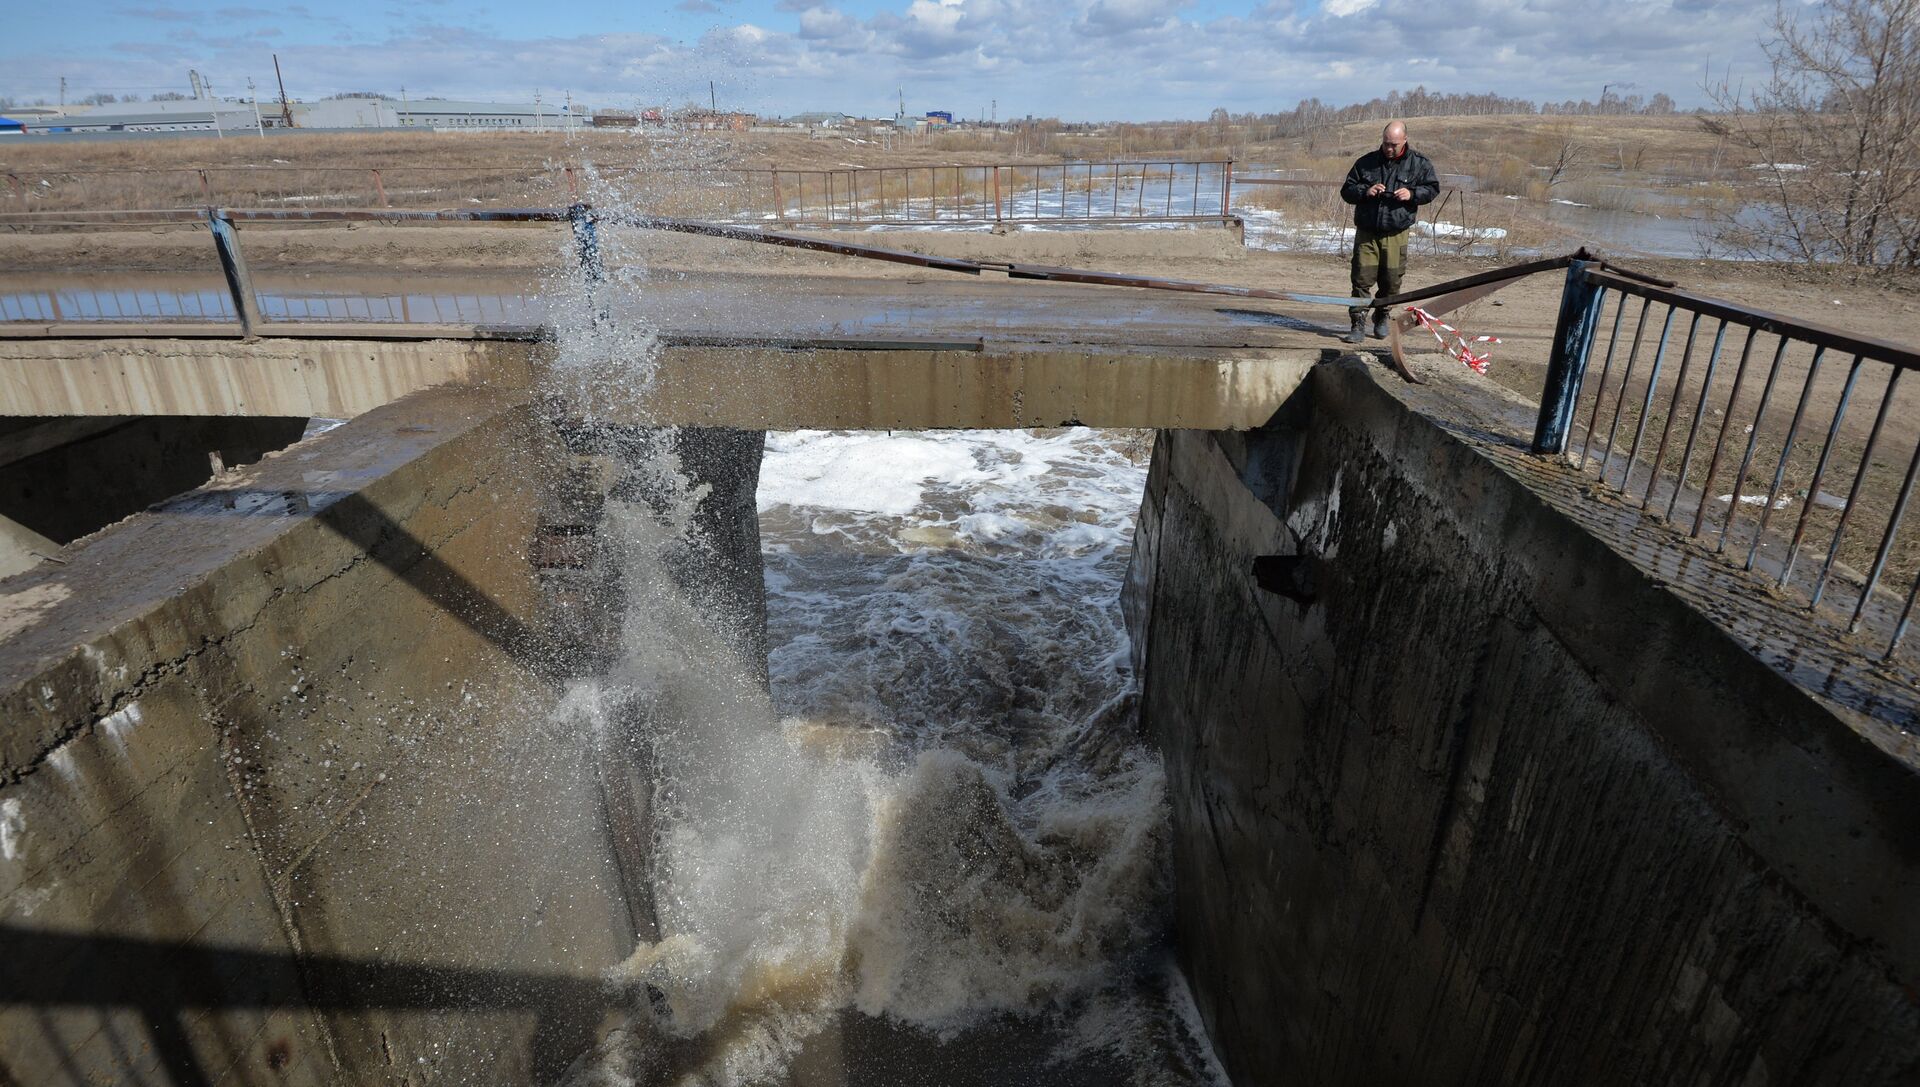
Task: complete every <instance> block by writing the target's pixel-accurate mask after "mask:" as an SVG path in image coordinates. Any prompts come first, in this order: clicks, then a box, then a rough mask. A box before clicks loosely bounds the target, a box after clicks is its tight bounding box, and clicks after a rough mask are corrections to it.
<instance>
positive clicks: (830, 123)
mask: <svg viewBox="0 0 1920 1087" xmlns="http://www.w3.org/2000/svg"><path fill="white" fill-rule="evenodd" d="M852 121H853V118H852V117H849V116H847V115H846V114H844V113H796V114H794V115H793V116H791V117H789V118H787V123H788V124H792V125H799V126H800V127H801V128H841V127H843V126H845V125H847V124H850V123H851V122H852Z"/></svg>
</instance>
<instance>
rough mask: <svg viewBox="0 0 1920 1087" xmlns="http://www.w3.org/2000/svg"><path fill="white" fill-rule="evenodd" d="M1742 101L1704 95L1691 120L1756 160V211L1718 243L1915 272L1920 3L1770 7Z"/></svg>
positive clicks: (1720, 91) (1719, 88) (1734, 94)
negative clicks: (1759, 207) (1765, 68)
mask: <svg viewBox="0 0 1920 1087" xmlns="http://www.w3.org/2000/svg"><path fill="white" fill-rule="evenodd" d="M1772 32H1773V37H1772V38H1770V39H1767V40H1764V41H1762V42H1761V47H1762V48H1763V49H1764V50H1765V51H1766V54H1767V58H1768V60H1769V61H1770V62H1771V72H1770V73H1769V77H1768V79H1767V81H1766V83H1764V84H1763V85H1762V86H1761V87H1760V88H1759V89H1757V90H1755V91H1753V92H1752V93H1751V94H1750V95H1744V96H1743V95H1742V94H1741V92H1740V90H1738V89H1736V88H1734V87H1732V86H1731V85H1730V84H1729V83H1728V82H1727V81H1725V80H1722V81H1721V82H1720V83H1718V84H1715V85H1710V86H1708V87H1707V88H1706V91H1707V93H1708V95H1709V97H1711V98H1712V99H1713V101H1714V103H1715V105H1717V106H1719V107H1720V108H1721V110H1722V111H1724V112H1723V114H1722V115H1721V116H1717V117H1716V116H1703V117H1702V124H1704V125H1705V126H1706V127H1707V128H1708V129H1709V130H1710V131H1713V132H1715V133H1716V134H1720V135H1724V136H1726V137H1727V138H1728V140H1729V141H1730V142H1732V143H1733V144H1734V145H1735V146H1737V147H1741V148H1744V149H1745V150H1747V151H1749V152H1751V153H1752V155H1753V157H1754V158H1756V159H1757V161H1756V162H1754V163H1753V164H1752V167H1751V168H1752V169H1753V170H1754V171H1755V172H1756V173H1758V175H1759V177H1760V179H1761V180H1762V181H1763V182H1764V184H1765V187H1766V201H1765V206H1764V209H1763V210H1764V214H1759V215H1754V214H1747V215H1739V216H1738V217H1737V218H1736V217H1735V216H1736V215H1738V213H1730V215H1729V218H1728V221H1727V223H1726V225H1727V226H1728V227H1729V229H1728V230H1727V231H1726V232H1725V233H1724V234H1723V240H1724V241H1725V242H1726V243H1727V244H1729V245H1731V246H1732V247H1734V248H1736V249H1741V250H1744V251H1746V252H1747V253H1749V254H1750V255H1756V256H1767V257H1781V258H1787V259H1794V260H1807V261H1838V262H1841V263H1845V264H1852V265H1855V266H1857V267H1862V268H1895V267H1898V268H1906V269H1913V268H1920V162H1916V158H1915V156H1916V154H1917V153H1920V140H1917V139H1916V135H1915V131H1914V126H1915V125H1916V124H1917V123H1920V0H1828V2H1827V3H1826V4H1825V5H1824V6H1823V7H1822V8H1821V9H1820V10H1819V12H1818V14H1817V15H1814V16H1812V17H1811V18H1808V19H1806V20H1804V21H1803V20H1801V19H1799V18H1797V17H1796V16H1795V15H1794V14H1792V13H1790V12H1789V11H1788V10H1787V9H1786V8H1785V7H1784V6H1783V7H1780V8H1777V9H1776V11H1775V13H1774V18H1773V23H1772Z"/></svg>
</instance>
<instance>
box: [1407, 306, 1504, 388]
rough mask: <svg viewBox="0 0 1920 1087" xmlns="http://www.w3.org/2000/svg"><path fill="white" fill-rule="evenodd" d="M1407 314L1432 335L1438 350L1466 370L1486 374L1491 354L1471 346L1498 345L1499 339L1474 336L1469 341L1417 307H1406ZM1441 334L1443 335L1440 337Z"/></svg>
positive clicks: (1491, 357) (1455, 329) (1491, 359)
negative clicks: (1464, 365) (1458, 361)
mask: <svg viewBox="0 0 1920 1087" xmlns="http://www.w3.org/2000/svg"><path fill="white" fill-rule="evenodd" d="M1407 312H1408V313H1410V314H1412V315H1413V319H1414V321H1416V322H1418V323H1419V325H1420V327H1422V328H1424V329H1426V330H1427V331H1428V332H1431V333H1433V338H1434V339H1436V340H1439V341H1440V350H1442V351H1444V352H1446V353H1447V354H1449V355H1451V356H1453V357H1454V358H1456V359H1459V360H1460V361H1461V362H1463V363H1465V364H1466V365H1467V368H1468V369H1470V370H1472V371H1473V372H1474V373H1476V374H1485V373H1486V372H1487V364H1488V363H1490V362H1492V361H1493V352H1491V351H1475V350H1474V349H1473V345H1474V344H1477V343H1499V342H1500V337H1498V336H1475V337H1474V338H1473V339H1471V340H1469V339H1467V338H1466V337H1465V336H1463V335H1461V334H1460V330H1459V329H1457V328H1455V327H1453V326H1452V325H1450V324H1447V323H1446V322H1445V321H1442V320H1440V319H1439V318H1437V317H1435V316H1434V315H1433V314H1431V313H1428V312H1427V311H1426V310H1423V309H1421V308H1420V307H1419V306H1408V307H1407ZM1442 333H1445V335H1442ZM1448 336H1451V337H1453V342H1452V343H1448V342H1447V337H1448Z"/></svg>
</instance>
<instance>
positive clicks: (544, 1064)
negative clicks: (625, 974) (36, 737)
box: [0, 924, 624, 1087]
mask: <svg viewBox="0 0 1920 1087" xmlns="http://www.w3.org/2000/svg"><path fill="white" fill-rule="evenodd" d="M296 976H297V977H298V978H299V982H298V983H297V986H296V985H291V984H289V983H288V982H287V981H285V980H284V979H289V978H292V977H296ZM623 1003H624V1002H623V1001H622V999H621V996H620V994H619V993H618V991H617V990H615V989H614V988H612V987H611V986H609V985H607V984H606V983H603V982H601V981H599V980H597V979H589V978H583V977H578V976H570V975H565V974H542V973H530V972H525V971H515V970H495V969H487V968H481V967H459V966H432V965H426V964H421V963H388V962H376V961H369V960H361V959H349V958H342V957H339V956H331V955H313V954H307V955H300V956H297V957H296V956H294V955H291V954H288V953H286V952H280V951H253V950H245V949H241V948H226V947H209V946H205V945H199V944H189V943H179V942H169V941H161V940H146V939H136V938H131V937H122V936H103V935H88V934H82V933H64V932H57V931H48V930H44V929H28V928H21V927H19V926H15V925H9V924H0V1008H5V1007H9V1006H13V1007H27V1008H33V1009H36V1010H38V1011H40V1012H42V1013H46V1012H55V1011H64V1010H72V1009H81V1008H84V1009H93V1010H109V1009H132V1010H134V1011H137V1012H138V1013H139V1014H140V1016H141V1018H142V1019H143V1020H144V1021H145V1023H146V1026H147V1030H148V1034H149V1038H150V1040H151V1043H152V1045H153V1049H154V1053H155V1055H156V1057H157V1058H158V1063H159V1064H160V1066H161V1069H162V1071H163V1072H164V1073H165V1074H166V1075H167V1077H168V1080H167V1082H170V1083H171V1084H173V1085H175V1087H203V1085H210V1084H212V1083H214V1082H215V1081H216V1080H217V1079H220V1078H224V1077H222V1076H216V1075H212V1074H209V1071H208V1069H207V1068H206V1067H205V1066H204V1065H203V1064H202V1062H201V1060H200V1058H199V1057H198V1056H197V1055H196V1052H195V1049H194V1046H193V1044H192V1042H191V1039H190V1038H189V1035H188V1029H187V1028H188V1024H189V1023H190V1022H191V1018H192V1016H191V1014H190V1013H204V1012H208V1011H219V1010H223V1009H224V1010H230V1009H247V1010H256V1011H271V1010H277V1009H311V1010H317V1011H367V1010H388V1011H393V1010H398V1011H435V1012H446V1011H476V1012H499V1011H523V1012H528V1013H531V1014H533V1015H534V1016H535V1017H536V1023H537V1026H536V1028H535V1030H534V1032H533V1043H532V1044H533V1051H532V1053H531V1054H530V1060H529V1064H530V1066H531V1069H532V1070H533V1071H534V1072H535V1073H536V1075H538V1076H539V1077H540V1079H541V1081H542V1082H545V1081H547V1080H549V1079H551V1078H552V1077H553V1076H556V1075H558V1074H559V1073H560V1072H561V1071H563V1070H564V1069H565V1068H566V1066H567V1064H568V1063H569V1062H571V1061H572V1060H573V1059H574V1058H575V1057H577V1056H579V1054H581V1053H583V1052H585V1051H586V1050H587V1049H589V1048H591V1047H592V1045H593V1044H594V1042H595V1037H594V1032H595V1028H596V1026H597V1025H598V1023H599V1021H600V1019H601V1016H602V1013H604V1012H605V1011H608V1010H611V1009H614V1008H617V1007H620V1006H622V1005H623ZM50 1040H51V1039H50ZM262 1059H263V1060H264V1061H265V1062H267V1063H269V1064H271V1062H272V1060H273V1057H272V1055H271V1054H267V1055H266V1056H264V1057H263V1058H262ZM35 1071H36V1072H37V1073H39V1074H44V1073H45V1072H46V1071H47V1069H44V1068H42V1069H36V1070H35ZM128 1071H129V1072H131V1071H132V1069H131V1068H129V1069H128ZM68 1073H69V1078H70V1079H71V1082H73V1083H74V1084H76V1085H77V1084H80V1083H82V1082H92V1081H91V1080H83V1079H82V1078H81V1076H80V1073H79V1070H78V1069H74V1068H69V1069H68ZM45 1082H46V1081H45V1080H44V1079H31V1080H29V1079H23V1078H21V1074H20V1072H19V1071H17V1070H14V1069H9V1068H8V1067H7V1064H6V1060H5V1058H4V1057H0V1084H7V1085H12V1084H16V1083H18V1084H28V1083H36V1084H37V1083H45Z"/></svg>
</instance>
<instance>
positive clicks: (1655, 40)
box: [0, 0, 1773, 119]
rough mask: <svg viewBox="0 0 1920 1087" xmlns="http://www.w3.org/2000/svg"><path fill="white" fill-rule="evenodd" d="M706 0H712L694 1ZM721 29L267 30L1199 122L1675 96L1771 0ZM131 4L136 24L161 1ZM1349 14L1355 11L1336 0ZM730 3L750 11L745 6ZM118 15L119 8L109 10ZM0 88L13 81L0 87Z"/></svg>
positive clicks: (232, 47)
mask: <svg viewBox="0 0 1920 1087" xmlns="http://www.w3.org/2000/svg"><path fill="white" fill-rule="evenodd" d="M707 2H714V3H717V2H719V0H707ZM728 8H729V10H734V11H736V12H737V13H738V18H737V21H736V22H735V24H734V25H731V26H725V27H721V28H718V29H715V30H713V31H711V32H709V33H707V34H706V35H704V36H703V37H701V38H700V39H699V40H698V41H697V42H681V41H675V40H673V39H671V38H669V37H666V36H664V35H659V34H642V33H618V34H595V35H578V36H571V37H560V36H554V37H538V38H506V37H502V36H499V35H497V34H492V33H488V32H486V31H484V30H481V29H475V28H473V27H471V26H449V25H443V24H433V23H428V22H415V23H410V24H407V25H405V26H404V27H399V28H396V29H394V30H393V31H392V36H391V37H389V38H388V39H387V40H385V41H376V40H368V39H366V38H365V37H361V38H358V39H356V40H352V41H342V42H326V41H312V40H309V41H305V42H304V43H303V41H302V40H301V39H300V38H298V37H293V38H289V37H288V36H287V35H286V34H285V33H282V34H281V35H280V36H279V37H277V38H276V39H275V44H274V48H275V49H277V51H278V52H279V53H280V58H281V62H282V65H283V67H285V68H286V70H287V73H288V79H289V89H290V90H292V91H293V92H294V93H295V94H297V95H301V96H304V97H308V98H313V97H319V96H320V95H324V94H328V93H331V92H334V91H339V90H357V89H382V88H384V89H389V90H392V91H397V89H398V88H399V87H401V86H403V85H404V86H406V87H408V88H409V90H410V92H411V93H414V94H420V93H433V94H444V95H448V96H484V97H520V98H524V97H526V96H529V95H530V94H531V93H532V91H533V90H534V89H535V88H542V89H544V90H545V92H546V93H548V94H549V95H552V94H555V93H556V92H559V91H564V90H571V91H572V92H573V93H574V95H575V97H576V99H582V100H585V101H588V102H591V103H593V104H596V105H597V104H601V103H606V104H613V103H616V102H617V103H632V102H635V101H645V102H659V101H663V100H664V101H685V100H689V99H698V100H702V101H704V100H705V98H706V83H707V81H708V80H709V79H712V80H714V81H715V82H716V83H717V84H718V85H719V87H720V95H721V97H722V98H723V99H726V100H728V101H729V102H730V103H732V104H736V105H741V106H746V107H749V108H754V109H759V110H762V111H764V112H770V113H792V112H798V111H800V110H805V109H813V108H821V109H846V110H849V111H851V112H866V113H877V114H887V113H891V112H892V111H893V102H894V89H895V88H896V87H904V88H905V89H906V93H907V97H908V106H909V108H911V109H913V110H915V111H920V110H926V109H943V108H944V109H953V110H956V111H958V112H961V113H963V114H965V115H969V116H971V115H973V114H975V113H977V112H983V111H984V110H985V109H986V108H987V107H988V103H989V102H990V101H991V100H994V99H997V100H998V101H999V115H1000V116H1001V117H1002V118H1005V117H1009V116H1018V115H1021V114H1025V113H1029V112H1031V113H1034V114H1039V115H1057V116H1062V117H1067V118H1084V119H1116V118H1119V119H1150V118H1168V117H1204V116H1205V115H1206V114H1207V112H1208V110H1210V109H1211V108H1213V107H1215V106H1225V107H1227V108H1228V109H1231V110H1233V111H1235V112H1242V111H1255V112H1265V111H1272V110H1285V109H1289V108H1291V107H1292V105H1293V103H1294V102H1295V101H1297V100H1299V99H1301V98H1304V97H1308V96H1314V97H1318V98H1320V99H1322V100H1323V101H1328V102H1344V101H1353V100H1359V99H1366V98H1371V97H1374V96H1376V95H1380V94H1384V93H1386V92H1387V91H1388V90H1390V89H1393V88H1395V87H1400V88H1402V89H1410V88H1411V86H1412V85H1413V84H1414V83H1424V84H1425V85H1426V87H1427V89H1429V90H1433V91H1476V92H1477V91H1495V92H1498V93H1501V94H1508V95H1518V96H1525V97H1530V98H1535V99H1550V100H1561V99H1566V98H1582V97H1585V98H1594V97H1597V96H1598V94H1599V91H1600V87H1601V85H1602V84H1605V83H1616V84H1618V83H1622V82H1634V83H1637V84H1638V86H1637V88H1636V89H1637V91H1638V92H1639V93H1642V94H1647V95H1651V94H1653V93H1655V92H1658V91H1664V92H1665V93H1667V94H1669V95H1672V96H1673V97H1674V98H1675V99H1677V100H1679V101H1680V102H1681V103H1683V104H1686V103H1690V102H1693V101H1697V100H1698V94H1697V92H1696V91H1695V90H1694V86H1693V84H1694V83H1695V82H1696V81H1697V78H1698V75H1697V73H1699V72H1700V71H1701V69H1702V65H1703V63H1704V62H1705V60H1706V59H1707V58H1709V57H1711V58H1712V59H1713V61H1714V65H1715V68H1716V70H1718V69H1719V67H1720V66H1721V65H1722V64H1724V63H1725V62H1726V61H1727V60H1729V59H1732V60H1734V61H1735V63H1736V74H1737V73H1738V70H1739V67H1741V66H1744V67H1745V68H1746V70H1747V71H1751V72H1756V73H1757V72H1758V70H1759V66H1758V63H1757V50H1756V47H1755V40H1756V38H1757V37H1758V35H1759V34H1760V32H1761V30H1762V29H1763V27H1764V23H1765V21H1766V18H1767V16H1769V15H1771V13H1772V11H1773V7H1772V3H1771V0H1715V2H1713V3H1707V2H1703V0H1616V2H1615V3H1612V4H1609V5H1604V6H1595V5H1593V4H1591V3H1590V2H1588V0H1454V2H1453V3H1450V4H1444V5H1442V4H1434V3H1433V2H1432V0H1322V2H1321V3H1320V5H1319V6H1318V7H1315V6H1313V5H1310V4H1296V3H1294V2H1293V0H1265V2H1264V3H1261V4H1260V5H1259V6H1257V7H1251V8H1248V9H1243V13H1241V14H1232V15H1215V16H1205V17H1199V16H1197V15H1196V13H1195V9H1193V8H1192V7H1191V6H1190V4H1189V3H1188V2H1187V0H888V4H887V6H886V8H885V9H884V10H882V11H880V12H879V13H877V14H875V15H872V16H870V17H862V16H858V15H854V14H851V13H849V12H847V11H844V10H842V9H840V8H837V7H835V6H833V3H832V0H740V2H739V3H737V4H735V3H731V2H729V3H728ZM128 10H130V11H132V10H138V11H141V12H142V14H144V15H146V16H147V19H146V20H139V22H144V23H145V24H146V26H148V27H151V26H152V22H151V21H150V20H152V19H155V18H159V19H164V16H163V15H160V14H159V13H160V12H165V11H169V10H171V9H169V8H162V7H155V8H141V9H128ZM1355 15H1359V16H1360V17H1359V18H1355V17H1353V16H1355ZM749 16H750V18H749ZM129 22H135V20H129ZM266 52H267V50H266V49H265V48H264V47H263V46H262V45H261V44H260V43H259V42H258V41H257V40H253V39H248V38H246V37H245V36H244V35H239V34H236V35H234V36H233V37H230V38H222V39H217V40H212V39H210V40H201V41H195V42H191V43H167V44H156V43H155V41H154V39H153V38H152V37H143V38H141V39H138V40H135V39H133V38H132V35H131V28H130V32H129V40H128V42H127V43H125V44H119V45H113V46H109V47H105V48H101V47H93V48H90V49H88V50H87V51H85V52H79V51H74V52H70V53H67V54H64V55H60V54H53V53H45V52H41V53H32V54H28V53H24V52H16V53H14V54H11V55H9V54H8V52H7V47H6V46H5V45H0V71H5V72H7V73H8V76H7V79H6V80H5V81H4V82H7V83H16V82H18V83H34V82H36V81H37V82H38V83H44V84H47V85H50V86H51V85H57V82H58V77H59V76H61V75H66V76H68V78H69V86H70V87H73V88H76V89H78V90H79V92H80V93H85V90H87V89H90V88H88V87H87V84H89V83H97V84H98V85H99V86H100V87H101V88H103V89H104V88H111V87H115V86H123V85H127V84H172V83H176V82H178V81H179V76H178V69H179V68H181V67H182V65H183V64H184V63H187V61H185V60H183V56H186V55H188V54H190V57H188V60H190V61H191V63H192V64H193V66H196V67H199V68H200V69H201V70H202V71H203V72H206V73H207V74H209V75H211V76H212V77H213V79H214V81H215V84H216V85H217V86H221V87H223V88H224V87H230V86H243V85H244V84H245V80H246V77H247V76H249V75H253V76H255V77H256V78H270V77H271V66H270V62H269V61H268V60H267V57H266ZM0 93H14V92H11V91H9V90H7V89H6V88H0Z"/></svg>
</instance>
